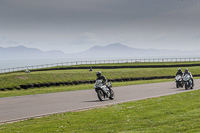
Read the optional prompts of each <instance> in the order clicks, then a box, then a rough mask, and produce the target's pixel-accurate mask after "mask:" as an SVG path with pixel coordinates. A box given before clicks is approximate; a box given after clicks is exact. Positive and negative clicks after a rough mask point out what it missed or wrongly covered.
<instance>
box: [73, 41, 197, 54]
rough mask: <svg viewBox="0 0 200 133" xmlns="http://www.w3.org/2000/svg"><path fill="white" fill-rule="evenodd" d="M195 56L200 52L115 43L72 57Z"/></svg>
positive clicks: (93, 48)
mask: <svg viewBox="0 0 200 133" xmlns="http://www.w3.org/2000/svg"><path fill="white" fill-rule="evenodd" d="M181 55H194V56H197V55H198V56H199V55H200V50H196V51H181V50H165V49H139V48H132V47H129V46H126V45H122V44H120V43H114V44H110V45H107V46H94V47H92V48H90V49H88V50H86V51H83V52H80V53H76V54H72V56H80V57H135V56H137V57H148V56H154V57H155V56H158V57H159V56H166V57H167V56H168V57H169V56H181Z"/></svg>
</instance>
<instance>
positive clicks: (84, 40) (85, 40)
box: [71, 32, 100, 45]
mask: <svg viewBox="0 0 200 133" xmlns="http://www.w3.org/2000/svg"><path fill="white" fill-rule="evenodd" d="M99 41H100V40H99V39H98V38H97V36H96V35H95V34H94V33H90V32H86V33H84V34H81V35H79V36H78V37H76V38H75V39H73V40H72V41H71V44H76V45H85V44H96V43H98V42H99Z"/></svg>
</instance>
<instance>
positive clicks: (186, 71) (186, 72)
mask: <svg viewBox="0 0 200 133" xmlns="http://www.w3.org/2000/svg"><path fill="white" fill-rule="evenodd" d="M187 74H188V75H190V77H191V80H192V87H193V86H194V80H193V77H192V74H191V72H189V70H188V69H185V72H184V74H183V76H185V75H187Z"/></svg>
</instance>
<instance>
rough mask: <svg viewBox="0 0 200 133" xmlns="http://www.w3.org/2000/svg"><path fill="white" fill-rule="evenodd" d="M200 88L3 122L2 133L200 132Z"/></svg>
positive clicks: (0, 126)
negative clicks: (76, 110) (85, 109)
mask: <svg viewBox="0 0 200 133" xmlns="http://www.w3.org/2000/svg"><path fill="white" fill-rule="evenodd" d="M199 95H200V90H196V91H189V92H184V93H180V94H175V95H170V96H162V97H158V98H151V99H146V100H139V101H134V102H128V103H123V104H116V105H111V106H106V107H102V108H96V109H91V110H87V111H81V112H67V113H62V114H54V115H50V116H47V117H43V118H32V119H29V120H25V121H21V122H16V123H10V124H4V125H0V133H13V132H15V133H17V132H22V133H27V132H28V133H36V132H37V133H46V132H48V133H54V132H59V133H60V132H63V133H66V132H67V133H102V132H103V133H112V132H113V133H175V132H176V133H177V132H180V133H185V132H200V97H199Z"/></svg>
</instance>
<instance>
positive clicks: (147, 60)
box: [0, 57, 200, 73]
mask: <svg viewBox="0 0 200 133" xmlns="http://www.w3.org/2000/svg"><path fill="white" fill-rule="evenodd" d="M186 61H187V62H191V61H195V62H196V61H200V57H190V58H154V59H117V60H93V61H73V62H62V63H53V64H43V65H35V66H23V67H15V68H5V69H0V73H7V72H15V71H25V70H26V69H29V70H31V71H33V70H35V69H37V70H38V69H43V68H44V69H45V68H52V67H58V66H64V67H67V66H77V65H91V66H92V65H94V66H95V65H96V64H110V63H116V64H119V63H138V62H186ZM109 68H110V67H109ZM79 69H81V68H79ZM82 69H84V68H82ZM86 69H88V68H86ZM52 70H53V69H52Z"/></svg>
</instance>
